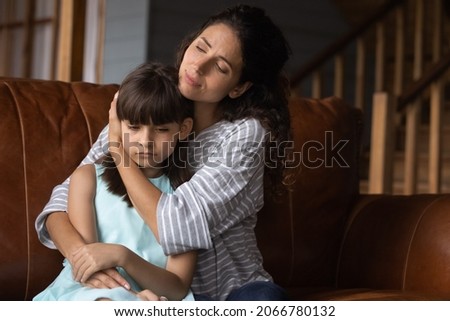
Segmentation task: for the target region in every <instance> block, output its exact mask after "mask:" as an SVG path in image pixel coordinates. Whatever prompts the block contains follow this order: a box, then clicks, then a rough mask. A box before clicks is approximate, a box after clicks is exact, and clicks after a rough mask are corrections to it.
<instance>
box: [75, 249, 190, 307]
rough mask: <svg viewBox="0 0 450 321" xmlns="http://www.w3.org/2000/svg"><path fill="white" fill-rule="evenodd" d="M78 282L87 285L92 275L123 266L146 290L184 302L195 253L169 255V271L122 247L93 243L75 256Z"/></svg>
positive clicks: (167, 268)
mask: <svg viewBox="0 0 450 321" xmlns="http://www.w3.org/2000/svg"><path fill="white" fill-rule="evenodd" d="M74 262H75V266H74V273H75V276H74V278H75V280H77V281H80V282H84V280H85V279H86V278H89V277H90V275H91V273H93V272H95V271H97V270H101V269H105V268H108V267H112V266H120V267H122V268H123V269H125V271H127V273H128V274H129V275H130V276H131V277H132V278H133V279H134V280H135V281H136V282H137V283H138V284H139V285H140V286H141V287H142V288H144V289H150V290H151V291H152V292H153V293H155V294H156V295H158V296H159V297H161V296H164V297H166V298H168V299H169V300H181V299H183V298H184V297H185V296H186V294H187V293H188V290H189V287H190V284H191V282H192V277H193V274H194V268H195V264H196V252H187V253H183V254H179V255H176V256H169V258H168V260H167V266H166V269H163V268H160V267H158V266H156V265H153V264H151V263H149V262H148V261H146V260H144V259H143V258H141V257H140V256H139V255H137V254H136V253H134V252H133V251H131V250H130V249H128V248H127V247H125V246H123V245H118V244H108V243H91V244H88V245H86V246H84V247H82V248H81V249H80V250H79V251H78V252H77V253H76V254H75V255H74Z"/></svg>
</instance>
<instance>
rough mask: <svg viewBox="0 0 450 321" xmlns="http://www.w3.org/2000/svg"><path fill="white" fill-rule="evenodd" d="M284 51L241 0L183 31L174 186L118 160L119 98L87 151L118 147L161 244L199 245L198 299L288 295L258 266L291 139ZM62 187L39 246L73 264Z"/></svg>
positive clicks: (42, 220)
mask: <svg viewBox="0 0 450 321" xmlns="http://www.w3.org/2000/svg"><path fill="white" fill-rule="evenodd" d="M289 55H290V49H289V46H288V44H287V42H286V40H285V38H284V36H283V34H282V33H281V31H280V30H279V29H278V28H277V26H275V25H274V23H273V22H272V20H271V19H270V18H269V17H268V16H267V15H266V14H265V12H264V11H263V10H262V9H259V8H255V7H250V6H246V5H237V6H234V7H231V8H229V9H226V10H224V11H223V12H221V13H219V14H217V15H215V16H212V17H211V18H210V19H208V20H207V21H206V23H205V24H204V25H203V26H202V27H201V28H200V29H199V30H198V32H196V33H194V34H193V35H191V36H189V37H188V38H187V39H186V41H185V42H184V43H183V44H182V46H181V50H180V53H179V61H178V68H179V70H178V74H179V84H178V88H179V90H180V91H181V94H182V95H183V96H184V97H186V98H188V99H190V100H192V101H194V107H195V118H194V120H195V122H194V124H195V125H194V132H195V139H193V140H190V145H189V159H190V165H192V167H193V170H194V172H195V173H194V175H193V176H192V178H191V179H190V180H189V181H188V182H186V183H184V184H182V185H181V186H180V187H178V188H177V190H176V191H175V192H174V193H173V194H169V193H164V192H161V191H160V190H159V189H157V188H156V187H155V186H154V185H153V184H151V182H148V180H146V179H144V176H143V175H142V174H141V172H140V171H139V170H138V169H137V168H136V166H133V164H131V166H127V167H125V166H121V165H120V160H123V159H128V155H127V153H125V151H124V150H123V149H122V148H121V147H120V145H121V144H118V143H120V142H121V140H122V138H121V136H122V135H121V128H120V126H119V125H118V121H117V120H116V118H115V116H114V115H115V112H114V106H115V102H113V103H112V108H111V113H110V125H109V134H108V130H107V129H105V130H104V131H103V132H102V133H101V134H100V137H99V139H98V141H97V142H96V144H94V146H93V148H92V149H91V151H90V153H89V154H88V156H87V157H86V158H85V162H92V161H93V160H97V159H99V158H102V157H104V152H103V151H104V146H107V145H108V142H110V143H111V145H112V146H116V147H117V146H118V147H117V148H116V150H115V151H114V156H115V157H114V160H115V161H116V164H117V166H118V170H119V171H120V174H121V176H122V179H123V181H124V184H125V186H126V189H127V191H128V194H129V195H131V197H132V199H133V201H134V204H135V206H136V208H137V209H138V211H139V214H140V215H141V216H142V217H143V219H144V220H145V222H146V223H147V225H148V226H150V228H151V229H152V230H153V232H154V233H155V235H156V236H157V238H159V241H160V243H161V246H162V247H163V250H164V252H165V253H166V254H171V255H173V254H177V253H183V252H186V251H191V250H198V249H201V250H200V251H199V256H198V263H197V267H196V271H195V274H194V279H193V283H192V289H193V292H194V294H195V295H196V299H213V300H282V299H285V295H284V291H283V289H281V288H280V287H279V286H277V285H276V284H274V283H273V282H272V278H271V276H270V275H269V273H267V271H265V269H264V267H263V261H262V256H261V253H260V252H259V250H258V247H257V242H256V236H255V233H254V227H255V225H256V219H257V213H258V211H259V210H260V209H261V208H262V206H263V203H264V176H265V175H266V176H267V177H268V178H269V180H268V182H269V184H270V185H269V186H268V187H270V188H271V189H273V190H274V192H278V191H279V190H280V189H279V187H282V183H283V177H284V169H285V160H286V157H287V152H286V150H285V148H288V147H289V144H287V143H286V142H288V141H289V140H290V118H289V112H288V107H287V101H288V97H289V83H288V82H287V80H286V77H285V76H284V73H283V66H284V64H285V62H286V61H287V59H288V57H289ZM119 99H120V95H119ZM117 161H119V162H117ZM265 165H267V166H265ZM66 186H67V185H66V183H65V184H63V185H62V186H59V187H57V188H55V189H54V193H53V195H52V199H51V200H50V202H49V203H48V204H47V206H46V208H45V209H44V211H43V212H42V213H41V214H40V216H39V217H38V218H37V221H36V229H37V231H38V234H39V238H40V240H41V241H42V243H43V244H45V245H47V246H49V247H55V246H56V247H57V248H58V249H59V250H60V251H61V252H62V253H63V255H65V256H66V257H68V258H69V261H71V262H72V259H71V258H72V256H73V253H75V252H76V250H77V248H78V247H79V246H80V243H82V241H80V238H79V236H78V235H77V233H75V231H74V229H73V228H72V227H71V226H70V222H68V220H67V215H66V214H65V212H64V211H66V210H67V208H66V207H65V206H64V204H62V202H61V201H60V200H61V199H65V198H66V197H65V193H66V192H65V191H66V190H67V187H66ZM57 199H58V201H57ZM55 212H56V213H55ZM49 214H51V215H49ZM74 266H75V268H76V269H78V265H77V264H74ZM97 271H99V272H97V273H94V274H92V273H89V274H83V277H84V278H85V279H86V280H87V282H88V283H89V284H91V285H92V286H105V287H114V286H126V282H125V281H124V280H123V279H121V278H120V277H119V276H117V275H115V274H114V271H110V270H102V271H100V270H97ZM90 272H93V270H91V271H90Z"/></svg>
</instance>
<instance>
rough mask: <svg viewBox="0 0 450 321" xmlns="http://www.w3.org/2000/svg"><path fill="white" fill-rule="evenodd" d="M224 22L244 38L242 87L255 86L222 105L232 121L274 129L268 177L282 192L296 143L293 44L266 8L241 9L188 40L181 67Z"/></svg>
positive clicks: (222, 16)
mask: <svg viewBox="0 0 450 321" xmlns="http://www.w3.org/2000/svg"><path fill="white" fill-rule="evenodd" d="M219 23H223V24H225V25H227V26H229V27H231V28H232V29H233V30H234V31H235V33H236V35H237V37H238V38H239V40H240V44H241V51H242V57H243V69H242V73H241V77H240V83H245V82H247V81H249V82H251V83H252V86H251V87H250V88H249V89H248V90H247V91H246V92H245V93H244V94H243V95H242V96H240V97H238V98H233V99H232V98H230V97H228V96H227V97H225V98H224V99H223V100H222V101H221V102H220V108H221V110H222V113H223V117H224V119H226V120H229V121H234V120H237V119H242V118H247V117H252V118H256V119H258V120H259V121H260V122H261V124H262V126H264V128H265V129H266V130H267V131H268V133H269V134H268V135H267V137H268V140H267V141H266V145H265V146H266V149H265V152H266V156H265V164H266V174H267V175H268V178H269V181H270V182H271V188H272V192H275V193H277V194H278V193H279V192H281V191H283V190H284V187H285V184H284V177H285V168H286V161H287V159H288V157H289V155H288V154H289V153H288V151H289V150H288V147H289V142H291V140H292V138H291V124H290V114H289V109H288V100H289V96H290V84H289V80H288V78H287V76H286V74H285V73H284V70H283V68H284V65H285V63H286V61H287V60H288V59H289V56H290V55H291V49H290V46H289V44H288V42H287V41H286V39H285V38H284V36H283V34H282V32H281V30H280V29H279V28H278V27H277V26H276V25H275V24H274V23H273V22H272V20H271V19H270V18H269V17H268V16H267V15H266V14H265V12H264V10H263V9H260V8H256V7H251V6H248V5H237V6H234V7H231V8H229V9H227V10H225V11H222V12H221V13H219V14H217V15H215V16H212V17H210V18H209V19H208V20H207V21H206V22H205V23H204V24H203V25H202V27H201V28H200V30H199V31H198V32H196V33H194V34H192V35H190V36H188V37H187V38H186V39H185V40H184V42H183V43H182V44H181V47H180V49H179V51H178V57H177V65H178V66H180V64H181V61H182V59H183V56H184V53H185V51H186V49H187V48H188V46H189V45H190V44H191V43H192V41H193V40H194V39H195V38H197V37H198V36H199V35H200V34H201V33H202V32H203V30H205V29H206V28H207V27H209V26H211V25H216V24H219Z"/></svg>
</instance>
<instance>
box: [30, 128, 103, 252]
mask: <svg viewBox="0 0 450 321" xmlns="http://www.w3.org/2000/svg"><path fill="white" fill-rule="evenodd" d="M107 152H108V126H106V127H105V128H104V129H103V130H102V132H101V133H100V135H99V137H98V138H97V141H96V142H95V143H94V145H92V147H91V149H90V150H89V152H88V154H87V155H86V157H85V158H84V159H83V160H82V162H81V163H80V165H79V166H81V165H85V164H92V163H95V162H96V161H98V160H100V159H102V158H103V157H104V156H105V155H106V153H107ZM69 182H70V177H68V178H66V180H65V181H64V182H63V183H62V184H60V185H58V186H56V187H55V188H54V189H53V191H52V194H51V196H50V200H49V201H48V203H47V204H46V205H45V207H44V209H43V210H42V212H41V213H40V214H39V215H38V217H37V218H36V221H35V228H36V232H37V234H38V238H39V240H40V241H41V243H42V244H43V245H45V246H47V247H48V248H51V249H56V246H55V244H54V243H53V241H52V240H51V238H50V235H49V233H48V231H47V228H46V227H45V220H46V219H47V216H48V215H49V214H51V213H54V212H67V197H68V192H69Z"/></svg>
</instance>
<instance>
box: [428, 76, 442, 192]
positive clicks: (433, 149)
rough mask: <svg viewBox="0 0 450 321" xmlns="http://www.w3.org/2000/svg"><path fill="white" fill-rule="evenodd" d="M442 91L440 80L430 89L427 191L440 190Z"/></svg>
mask: <svg viewBox="0 0 450 321" xmlns="http://www.w3.org/2000/svg"><path fill="white" fill-rule="evenodd" d="M442 107H443V91H442V82H441V81H440V80H437V81H435V82H434V83H433V84H431V89H430V137H429V157H428V159H429V163H428V192H429V193H440V192H441V172H442V168H441V163H442V121H441V118H442Z"/></svg>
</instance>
